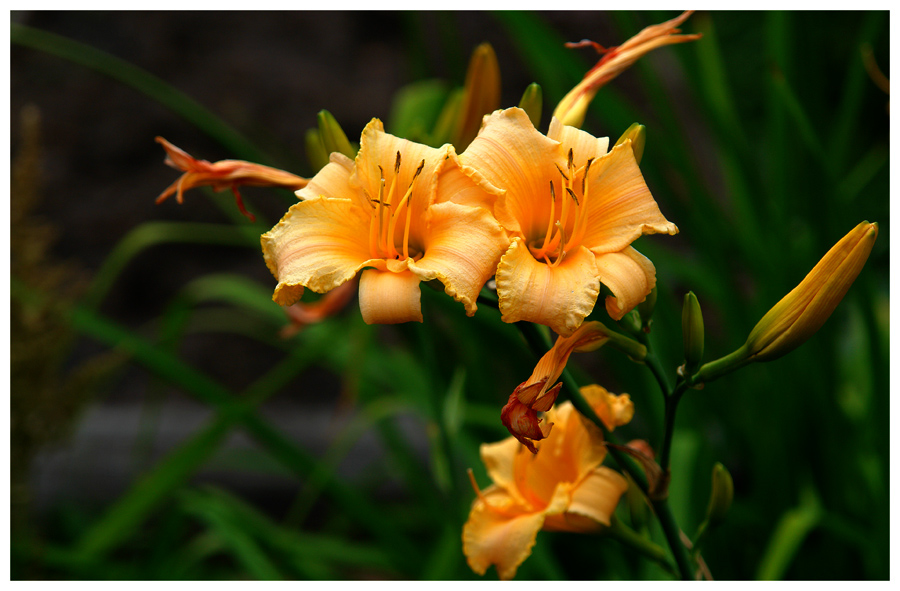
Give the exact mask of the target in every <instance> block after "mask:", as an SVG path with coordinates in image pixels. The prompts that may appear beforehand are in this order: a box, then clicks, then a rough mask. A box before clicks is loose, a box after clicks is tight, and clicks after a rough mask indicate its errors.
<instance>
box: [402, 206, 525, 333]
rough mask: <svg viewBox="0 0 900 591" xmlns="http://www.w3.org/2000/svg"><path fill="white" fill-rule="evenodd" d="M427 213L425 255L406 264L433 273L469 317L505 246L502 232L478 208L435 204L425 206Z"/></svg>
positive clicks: (480, 208) (490, 218) (488, 215)
mask: <svg viewBox="0 0 900 591" xmlns="http://www.w3.org/2000/svg"><path fill="white" fill-rule="evenodd" d="M427 216H428V219H427V222H426V223H427V226H428V234H427V236H426V237H425V238H424V240H425V244H424V247H425V256H423V257H422V258H421V259H419V260H418V261H410V263H409V267H410V269H412V270H413V271H416V270H422V271H427V272H431V273H432V274H434V275H435V276H437V278H438V279H440V280H441V283H443V284H444V288H445V290H446V292H447V295H450V296H451V297H453V299H455V300H456V301H457V302H462V304H463V305H464V306H465V307H466V314H467V315H469V316H472V315H473V314H475V310H476V309H477V306H476V305H475V300H476V299H478V294H479V292H480V291H481V288H482V287H484V284H485V283H486V282H487V280H488V279H490V278H491V276H492V275H493V274H494V271H495V269H496V268H497V263H498V262H499V261H500V255H502V254H503V251H504V250H506V248H507V246H508V245H509V239H508V238H507V237H506V232H504V231H503V228H502V227H500V224H498V223H497V221H496V220H495V219H494V218H493V216H492V215H491V214H490V212H489V211H488V210H487V209H485V208H482V207H467V206H464V205H458V204H456V203H452V202H445V203H438V204H436V205H432V206H431V207H430V208H428V212H427Z"/></svg>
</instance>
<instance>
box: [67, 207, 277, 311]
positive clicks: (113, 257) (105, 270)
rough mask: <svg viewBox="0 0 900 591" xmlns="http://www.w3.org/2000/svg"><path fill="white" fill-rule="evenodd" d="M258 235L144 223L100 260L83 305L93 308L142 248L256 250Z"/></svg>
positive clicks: (248, 230)
mask: <svg viewBox="0 0 900 591" xmlns="http://www.w3.org/2000/svg"><path fill="white" fill-rule="evenodd" d="M259 236H260V232H259V230H258V229H257V228H256V227H255V226H231V225H223V224H199V223H187V222H146V223H144V224H141V225H140V226H138V227H137V228H135V229H133V230H132V231H131V232H129V233H128V234H126V235H125V237H124V238H122V240H120V241H119V242H118V243H117V244H116V247H115V248H114V249H113V250H112V252H110V253H109V255H108V256H107V257H106V259H105V260H104V261H103V265H102V266H101V267H100V269H99V270H98V271H97V273H96V274H95V275H94V280H93V282H92V283H91V286H90V288H89V289H88V292H87V293H86V294H85V296H84V299H83V303H84V306H85V307H86V308H87V309H89V310H93V309H96V308H97V307H98V306H99V305H100V303H101V302H102V301H103V298H104V297H105V296H106V294H107V293H108V292H109V290H110V288H111V287H112V286H113V284H114V283H115V281H116V278H117V277H118V276H119V274H120V273H121V272H122V271H123V270H124V269H125V267H126V266H127V265H128V263H129V262H130V261H131V260H132V259H133V258H134V257H135V256H136V255H138V254H139V253H141V252H142V251H143V250H144V249H146V248H149V247H151V246H155V245H157V244H163V243H167V242H182V243H188V244H217V245H228V246H246V247H252V248H254V249H258V248H259Z"/></svg>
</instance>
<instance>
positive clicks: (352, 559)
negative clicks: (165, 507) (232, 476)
mask: <svg viewBox="0 0 900 591" xmlns="http://www.w3.org/2000/svg"><path fill="white" fill-rule="evenodd" d="M191 496H196V498H197V499H198V500H199V501H201V502H205V503H211V504H216V505H218V507H219V508H220V510H221V511H222V512H223V513H227V514H228V515H229V516H230V517H231V519H232V520H233V521H234V522H235V523H236V524H237V525H239V526H240V527H241V528H242V529H243V530H244V531H246V532H248V533H250V534H252V535H253V536H254V537H255V538H256V539H258V540H260V541H261V543H262V544H263V545H264V546H265V547H267V548H270V549H271V550H272V551H274V552H275V553H277V554H280V555H284V556H286V557H291V558H292V559H301V560H302V562H303V563H307V562H319V563H323V562H327V563H333V564H334V565H345V566H357V567H367V568H377V569H382V570H388V571H390V570H391V568H392V567H391V561H390V559H389V558H388V552H387V551H386V550H385V549H384V548H379V547H377V546H367V545H363V544H359V543H357V542H351V541H348V540H345V539H343V538H339V537H333V536H326V535H322V534H311V533H302V532H298V531H294V530H292V529H290V528H287V527H284V526H282V525H279V524H277V523H275V522H274V521H272V520H271V519H270V518H269V517H268V516H267V515H265V514H264V513H262V512H260V511H259V510H257V509H256V508H255V507H253V506H252V505H249V504H247V503H246V502H244V501H242V500H241V499H240V498H238V497H235V496H234V495H232V494H230V493H228V492H226V491H224V490H220V489H212V488H211V489H206V490H204V491H203V492H202V493H201V492H197V491H191ZM329 566H331V565H329Z"/></svg>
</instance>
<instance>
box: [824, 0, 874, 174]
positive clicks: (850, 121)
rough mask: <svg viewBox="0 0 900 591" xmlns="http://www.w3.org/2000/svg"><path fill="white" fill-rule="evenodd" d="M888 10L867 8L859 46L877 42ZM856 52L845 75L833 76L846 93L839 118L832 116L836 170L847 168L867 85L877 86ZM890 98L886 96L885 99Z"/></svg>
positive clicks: (832, 142) (832, 160) (832, 147)
mask: <svg viewBox="0 0 900 591" xmlns="http://www.w3.org/2000/svg"><path fill="white" fill-rule="evenodd" d="M888 14H889V13H888V12H887V11H875V10H872V11H867V12H865V13H864V15H865V16H864V19H865V20H864V21H863V24H862V26H861V27H860V30H859V36H858V37H857V42H856V44H855V46H856V47H860V46H862V45H863V44H864V43H868V44H870V45H874V44H875V42H876V41H878V38H879V36H880V33H881V31H884V30H886V28H885V27H884V24H883V23H884V19H885V18H886V17H887V16H888ZM858 55H859V54H856V55H855V56H853V59H849V60H848V64H849V65H848V66H847V72H846V74H845V75H844V76H843V78H839V77H838V76H834V77H833V79H834V80H835V86H836V87H837V88H840V89H841V90H842V91H843V93H842V95H841V102H840V106H839V107H838V110H837V118H836V119H834V120H832V121H833V126H832V127H831V128H830V129H832V130H833V132H832V134H831V137H830V142H829V147H830V150H829V156H830V157H831V162H832V163H833V166H834V170H835V171H836V172H837V173H839V174H840V173H842V172H844V167H845V166H846V164H847V154H848V150H849V149H850V148H851V147H852V146H853V142H852V141H851V139H852V137H853V134H854V133H855V132H856V126H857V124H858V119H859V117H860V115H861V114H862V113H863V109H862V105H863V96H864V95H865V90H866V87H867V86H868V85H872V86H874V82H872V81H871V80H870V79H869V76H868V74H867V73H866V69H865V66H864V65H863V62H862V60H861V59H860V58H859V57H857V56H858ZM885 100H887V99H885ZM884 123H885V125H887V124H888V119H887V114H885V118H884Z"/></svg>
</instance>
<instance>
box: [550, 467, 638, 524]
mask: <svg viewBox="0 0 900 591" xmlns="http://www.w3.org/2000/svg"><path fill="white" fill-rule="evenodd" d="M626 490H628V482H627V481H626V480H625V479H624V478H623V477H622V475H621V474H619V473H618V472H615V471H613V470H610V469H609V468H607V467H606V466H599V467H598V468H596V469H595V470H594V471H593V472H591V473H590V474H589V475H588V477H587V478H585V479H584V480H583V481H581V483H579V484H578V486H576V487H575V489H574V490H573V491H572V497H571V501H570V502H569V506H568V507H567V508H566V513H567V514H569V513H572V514H575V515H583V516H585V517H589V518H590V519H591V520H592V521H594V522H596V523H599V524H603V525H609V520H610V517H612V514H613V513H614V512H615V510H616V505H618V504H619V499H620V498H621V496H622V494H623V493H624V492H625V491H626ZM559 521H563V520H554V521H553V522H552V523H551V520H550V519H548V520H547V524H546V527H545V528H546V529H550V527H551V526H559V525H561V524H560V523H559ZM565 525H567V526H568V527H565V526H563V527H560V529H563V530H565V531H575V532H577V531H585V528H590V529H588V531H591V530H592V529H594V528H593V526H591V525H590V524H588V523H584V522H579V521H578V520H573V519H570V520H569V522H568V523H567V524H565Z"/></svg>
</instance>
